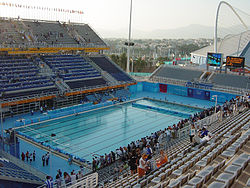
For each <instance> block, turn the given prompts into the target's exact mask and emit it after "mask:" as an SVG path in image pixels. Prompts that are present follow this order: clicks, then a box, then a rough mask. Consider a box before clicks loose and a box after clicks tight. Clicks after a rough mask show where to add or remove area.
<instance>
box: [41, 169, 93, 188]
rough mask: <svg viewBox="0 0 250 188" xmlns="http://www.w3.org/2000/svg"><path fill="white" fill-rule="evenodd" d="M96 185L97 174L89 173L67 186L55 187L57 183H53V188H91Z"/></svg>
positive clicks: (43, 186)
mask: <svg viewBox="0 0 250 188" xmlns="http://www.w3.org/2000/svg"><path fill="white" fill-rule="evenodd" d="M97 185H98V173H97V172H95V173H91V174H88V175H85V176H84V177H82V178H81V179H78V180H76V182H69V183H67V184H63V183H62V184H61V185H57V183H54V186H55V187H60V188H65V187H68V188H91V187H97ZM45 187H46V185H45V184H44V185H42V186H39V187H38V188H45Z"/></svg>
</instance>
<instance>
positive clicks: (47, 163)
mask: <svg viewBox="0 0 250 188" xmlns="http://www.w3.org/2000/svg"><path fill="white" fill-rule="evenodd" d="M45 160H46V166H48V165H49V152H47V153H46V155H45Z"/></svg>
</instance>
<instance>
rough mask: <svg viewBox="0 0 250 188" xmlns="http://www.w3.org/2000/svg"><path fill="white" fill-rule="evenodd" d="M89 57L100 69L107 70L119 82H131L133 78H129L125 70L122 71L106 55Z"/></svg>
mask: <svg viewBox="0 0 250 188" xmlns="http://www.w3.org/2000/svg"><path fill="white" fill-rule="evenodd" d="M90 59H91V60H92V61H93V62H94V63H95V64H96V65H98V66H99V67H100V68H101V69H102V70H104V71H106V72H108V73H109V74H110V75H111V76H112V77H114V78H115V79H116V80H117V81H121V82H132V81H133V79H132V78H130V77H129V76H128V75H127V74H126V73H125V72H123V71H122V70H121V69H120V68H118V66H116V65H115V64H114V63H112V62H111V61H110V60H109V59H108V58H107V57H90Z"/></svg>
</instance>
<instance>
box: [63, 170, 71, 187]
mask: <svg viewBox="0 0 250 188" xmlns="http://www.w3.org/2000/svg"><path fill="white" fill-rule="evenodd" d="M63 176H64V181H65V184H68V183H70V182H71V178H70V176H69V174H68V173H67V172H64V173H63Z"/></svg>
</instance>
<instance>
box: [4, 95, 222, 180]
mask: <svg viewBox="0 0 250 188" xmlns="http://www.w3.org/2000/svg"><path fill="white" fill-rule="evenodd" d="M144 97H147V98H151V99H156V100H160V101H166V102H171V103H177V104H182V105H185V106H193V107H197V108H202V109H204V108H208V107H211V106H213V105H214V104H215V103H214V102H212V101H207V100H199V99H194V98H189V97H183V96H178V95H171V94H166V93H152V92H138V93H136V94H131V97H130V100H135V99H139V98H144ZM194 104H195V105H194ZM219 104H220V103H219ZM40 115H41V113H40V112H35V113H34V114H33V115H31V114H30V113H28V114H22V115H18V116H15V117H12V118H6V119H5V121H4V123H3V126H4V129H9V128H14V127H15V121H16V120H19V119H29V118H32V117H38V116H40ZM34 150H35V151H36V161H32V162H27V163H29V164H30V165H32V166H33V167H34V168H36V169H38V170H40V171H42V172H44V173H46V174H48V175H51V176H52V177H53V178H55V176H56V174H57V170H58V169H61V171H62V172H64V171H66V172H68V173H70V172H71V171H72V170H75V171H78V170H79V169H80V168H79V165H76V164H72V165H69V163H68V162H67V161H66V160H65V159H63V158H62V157H60V156H58V155H55V154H53V153H51V154H50V161H49V165H48V166H43V165H42V156H43V155H44V154H45V153H47V150H44V149H42V148H41V147H36V146H35V145H33V144H31V143H28V142H26V141H23V140H20V154H21V153H22V152H24V153H26V151H29V152H33V151H34ZM88 172H89V170H88V171H87V170H86V173H88Z"/></svg>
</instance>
